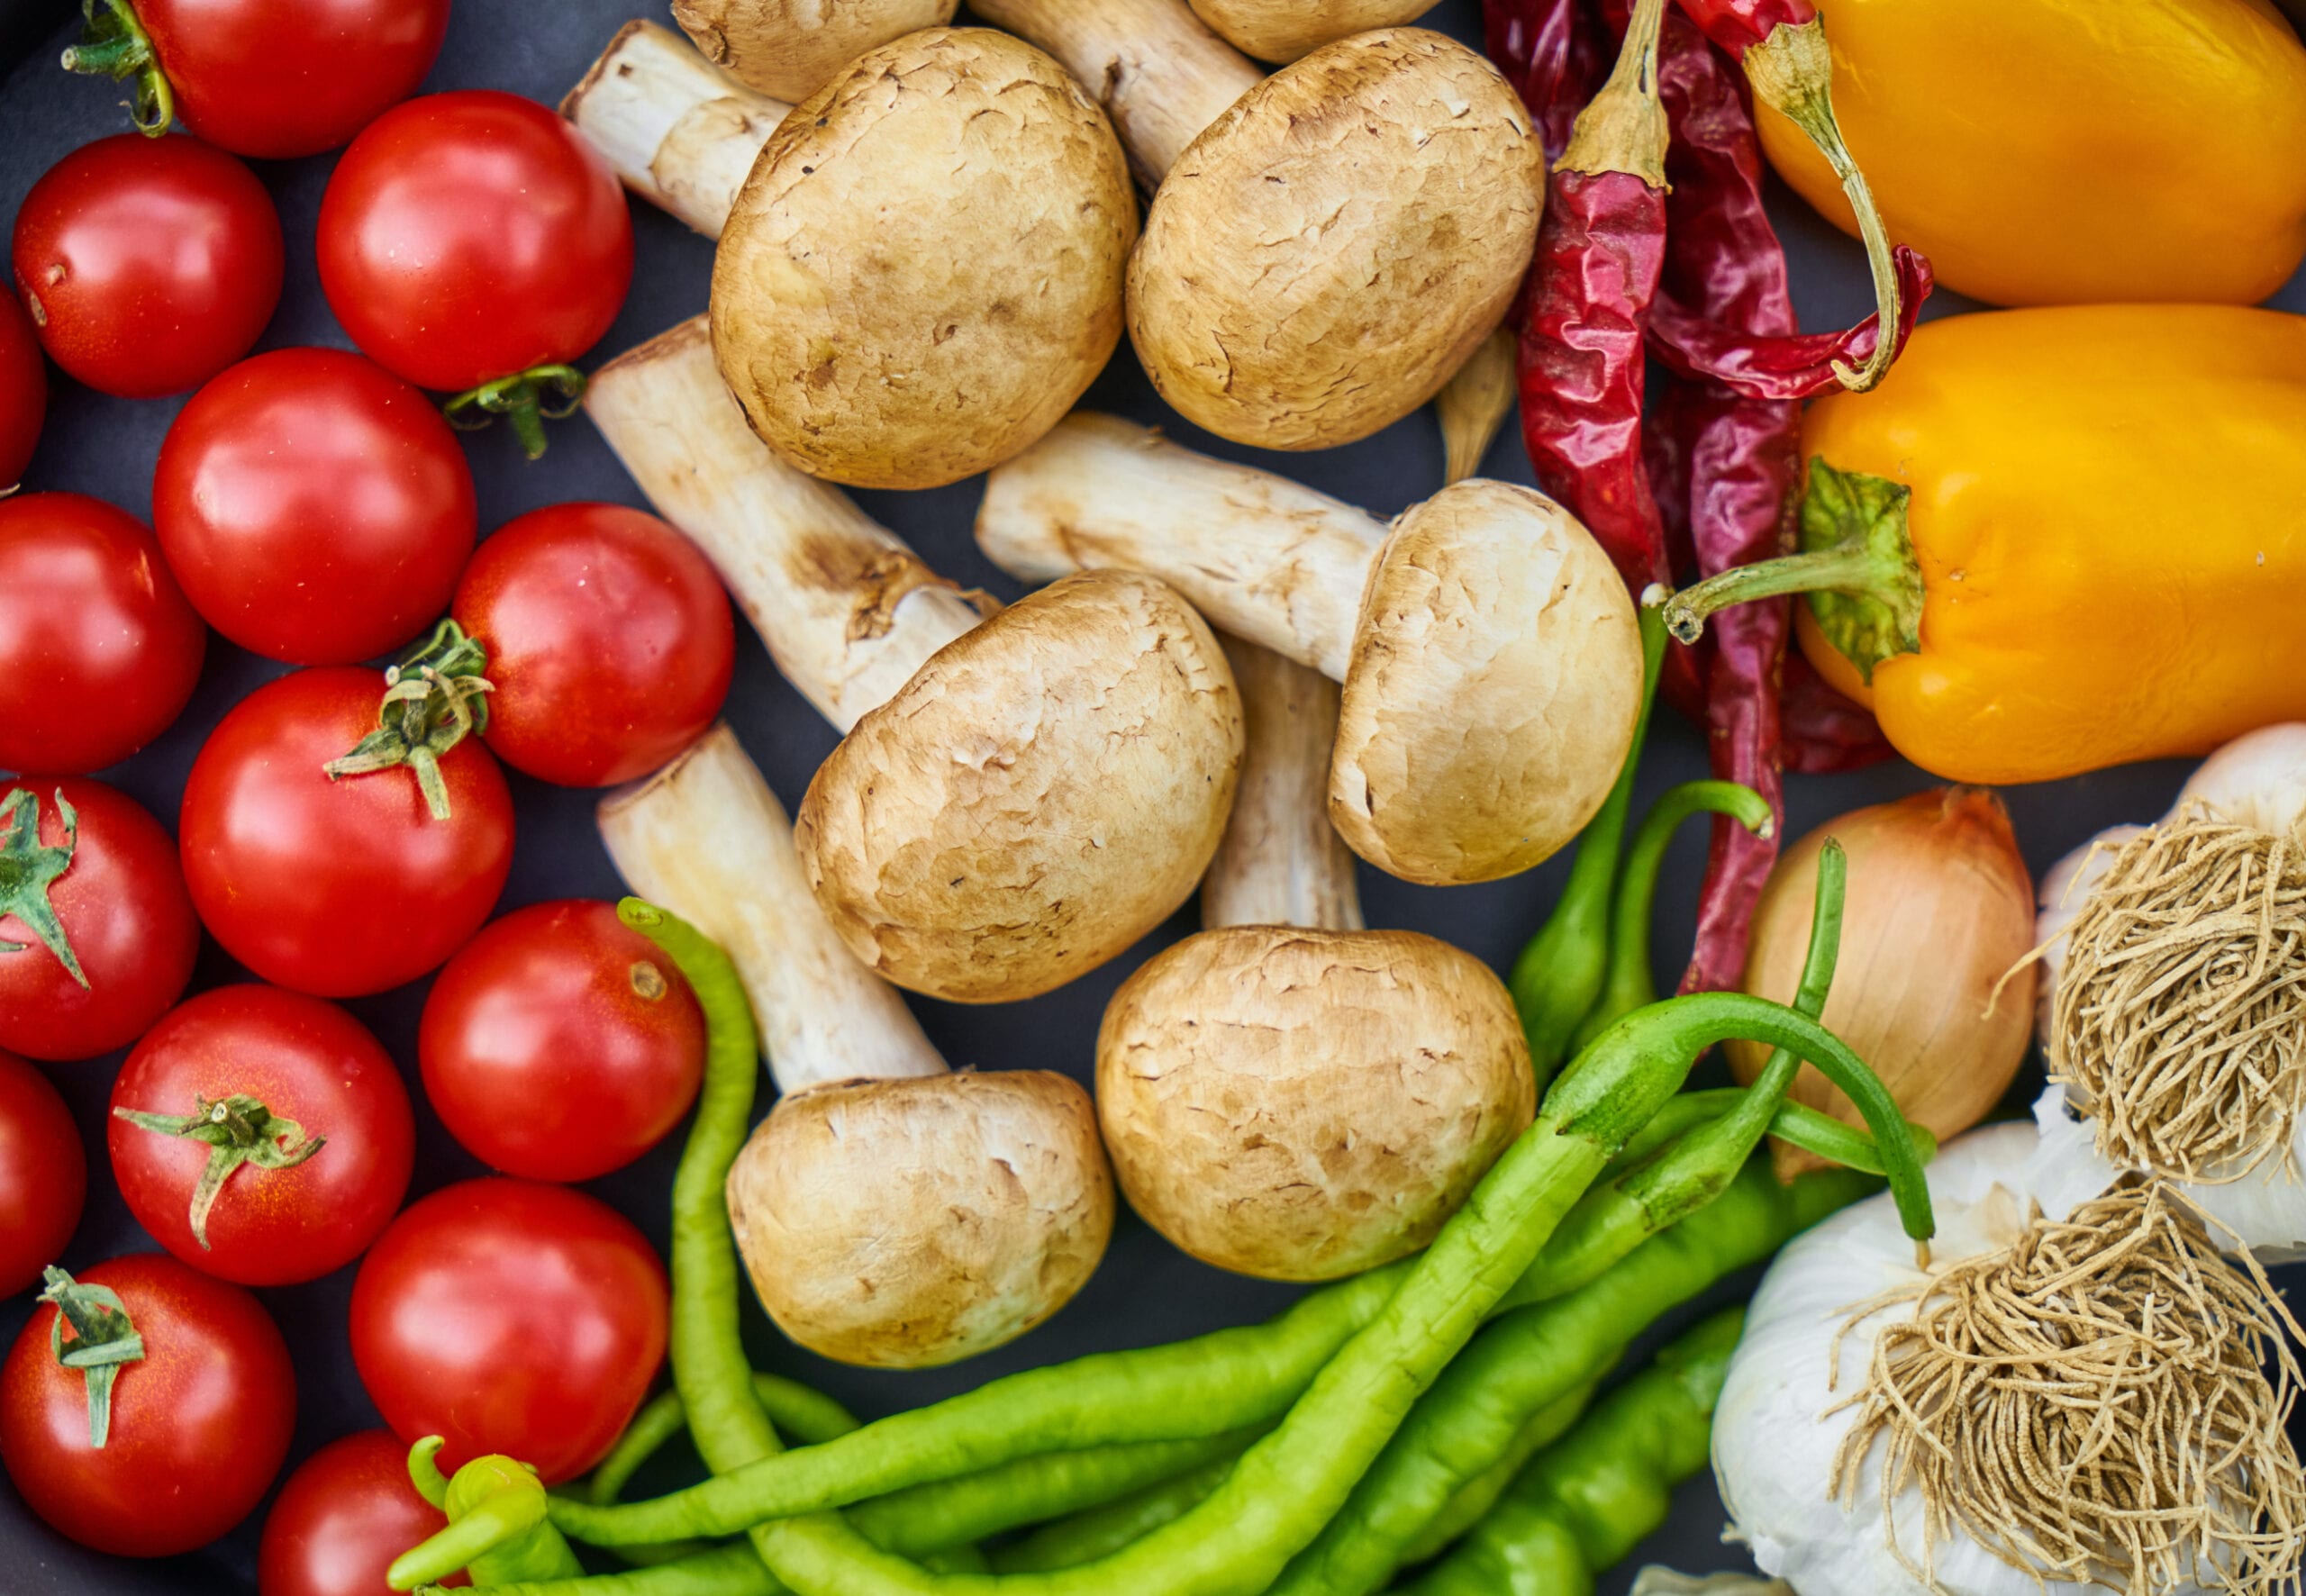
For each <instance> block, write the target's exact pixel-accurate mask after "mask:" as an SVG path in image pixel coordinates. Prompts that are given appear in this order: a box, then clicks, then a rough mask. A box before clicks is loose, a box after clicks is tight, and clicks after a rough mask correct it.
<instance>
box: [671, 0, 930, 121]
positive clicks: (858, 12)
mask: <svg viewBox="0 0 2306 1596" xmlns="http://www.w3.org/2000/svg"><path fill="white" fill-rule="evenodd" d="M958 3H959V0H673V20H674V21H675V22H676V23H679V24H680V25H681V32H684V33H686V34H687V35H688V36H689V37H690V38H691V39H693V40H695V41H696V47H697V49H699V50H703V51H704V55H705V57H706V59H709V60H711V61H712V62H713V64H714V65H715V66H718V67H720V68H723V69H724V70H725V71H727V72H728V73H729V74H730V75H731V77H735V78H736V79H737V81H738V82H740V83H742V84H744V85H746V86H748V87H750V88H756V89H758V90H759V91H760V92H761V93H762V94H765V95H776V97H777V98H778V99H780V100H785V101H793V100H803V99H806V98H808V96H809V95H813V94H814V93H816V92H817V90H818V89H820V88H822V87H823V86H824V85H825V82H826V80H827V79H829V78H831V77H832V75H833V74H834V73H836V72H838V71H840V69H841V68H843V67H846V66H847V65H849V62H851V61H853V60H855V59H857V58H858V56H861V55H863V54H864V53H865V52H866V51H867V50H872V49H875V48H876V47H878V46H880V45H884V44H886V43H888V42H889V41H891V40H893V39H899V38H902V37H903V36H904V35H905V34H907V33H911V32H915V31H917V30H919V29H921V28H933V27H936V26H937V25H938V24H939V23H949V22H951V21H952V20H953V13H954V11H955V10H956V9H957V8H958Z"/></svg>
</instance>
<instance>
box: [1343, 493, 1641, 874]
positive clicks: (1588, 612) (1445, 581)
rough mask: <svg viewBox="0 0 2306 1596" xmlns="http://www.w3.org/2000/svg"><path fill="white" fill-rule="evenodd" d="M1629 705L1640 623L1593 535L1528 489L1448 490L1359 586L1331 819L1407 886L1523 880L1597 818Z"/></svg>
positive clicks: (1628, 722)
mask: <svg viewBox="0 0 2306 1596" xmlns="http://www.w3.org/2000/svg"><path fill="white" fill-rule="evenodd" d="M1640 702H1641V637H1640V627H1639V621H1638V620H1637V618H1636V616H1635V614H1634V610H1633V601H1632V600H1631V599H1630V597H1629V596H1628V595H1627V594H1626V590H1625V584H1624V582H1623V581H1622V580H1621V579H1620V577H1619V576H1618V574H1617V571H1616V569H1615V567H1612V566H1611V564H1610V560H1609V557H1608V556H1607V555H1605V554H1603V553H1602V549H1601V546H1600V545H1599V544H1598V543H1596V542H1594V541H1593V534H1592V533H1590V532H1588V531H1587V530H1585V529H1584V527H1583V526H1581V525H1580V524H1578V522H1577V520H1576V518H1575V517H1574V516H1572V515H1571V514H1570V513H1569V512H1567V511H1566V510H1564V509H1563V508H1562V507H1561V506H1560V505H1558V504H1557V503H1554V502H1553V501H1552V500H1551V499H1548V498H1547V497H1546V496H1545V495H1543V494H1539V493H1537V492H1535V491H1533V490H1531V489H1530V488H1526V487H1517V486H1515V485H1512V484H1509V483H1503V482H1492V481H1488V480H1486V479H1483V478H1475V479H1473V480H1470V481H1466V482H1460V483H1457V484H1456V485H1453V486H1450V487H1446V488H1444V489H1442V490H1441V491H1440V492H1439V493H1438V494H1434V495H1433V497H1431V498H1430V499H1428V500H1426V501H1425V503H1422V504H1419V505H1416V506H1414V507H1413V508H1412V509H1411V510H1409V511H1408V512H1405V513H1404V514H1403V516H1402V518H1401V520H1399V521H1396V522H1395V523H1394V530H1392V532H1390V533H1389V534H1388V535H1387V536H1386V539H1385V546H1384V548H1383V549H1380V550H1379V552H1378V556H1377V563H1376V565H1375V568H1373V569H1372V570H1371V572H1370V574H1369V583H1368V586H1367V587H1366V589H1365V590H1364V591H1363V594H1362V597H1361V624H1360V627H1359V629H1358V630H1357V631H1356V633H1355V635H1354V644H1353V663H1352V666H1351V667H1350V669H1349V670H1348V672H1347V674H1346V678H1345V694H1344V699H1343V703H1342V704H1341V706H1340V708H1339V715H1338V733H1337V748H1336V751H1335V753H1334V754H1333V755H1332V757H1331V759H1330V821H1332V822H1333V823H1334V824H1335V825H1336V827H1337V830H1338V834H1339V836H1341V837H1343V838H1344V839H1345V840H1346V843H1347V845H1348V846H1349V847H1350V848H1352V849H1353V851H1354V852H1356V853H1357V854H1359V855H1360V856H1361V857H1363V858H1365V859H1367V860H1368V861H1369V862H1370V863H1371V864H1373V865H1375V866H1378V867H1379V868H1381V869H1384V870H1388V871H1391V872H1392V873H1393V874H1394V875H1401V876H1405V877H1407V878H1408V879H1410V880H1412V881H1421V882H1425V883H1428V884H1434V885H1449V884H1459V883H1465V882H1474V881H1490V880H1494V879H1495V878H1497V877H1499V876H1502V875H1512V874H1514V873H1515V872H1516V871H1521V870H1527V869H1529V868H1530V866H1534V865H1536V864H1538V863H1539V861H1541V860H1543V859H1545V858H1547V857H1550V856H1551V855H1552V854H1554V853H1555V852H1556V851H1557V850H1558V849H1559V848H1562V847H1563V846H1564V845H1565V844H1566V843H1567V842H1568V841H1569V840H1570V839H1572V838H1574V837H1575V836H1576V835H1577V833H1578V832H1579V831H1580V830H1584V825H1585V822H1586V821H1589V820H1591V819H1593V813H1594V812H1595V811H1596V810H1598V809H1600V808H1601V806H1602V799H1603V798H1605V797H1606V796H1608V794H1609V790H1610V787H1611V784H1613V783H1614V782H1615V781H1616V780H1617V774H1618V770H1619V767H1620V766H1622V765H1623V764H1624V763H1625V756H1626V752H1627V750H1628V749H1629V748H1631V747H1632V744H1633V723H1634V717H1635V715H1636V714H1637V713H1638V712H1639V708H1640Z"/></svg>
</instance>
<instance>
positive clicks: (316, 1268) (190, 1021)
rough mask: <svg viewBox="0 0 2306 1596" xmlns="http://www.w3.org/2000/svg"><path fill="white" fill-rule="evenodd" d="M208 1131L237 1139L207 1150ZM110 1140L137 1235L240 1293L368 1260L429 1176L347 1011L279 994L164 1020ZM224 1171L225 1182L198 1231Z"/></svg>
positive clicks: (235, 997) (119, 1103)
mask: <svg viewBox="0 0 2306 1596" xmlns="http://www.w3.org/2000/svg"><path fill="white" fill-rule="evenodd" d="M219 1105H221V1106H223V1107H225V1108H228V1109H230V1110H231V1112H229V1113H227V1114H222V1115H220V1114H218V1113H217V1112H216V1111H215V1108H216V1107H217V1106H219ZM123 1111H126V1112H128V1113H133V1114H135V1115H136V1116H137V1118H136V1119H134V1120H129V1119H126V1118H123ZM156 1120H158V1121H166V1123H156ZM196 1127H205V1128H206V1129H209V1130H210V1131H211V1132H212V1133H213V1132H214V1131H218V1130H222V1131H228V1132H230V1133H231V1134H232V1141H231V1142H229V1143H225V1144H212V1143H211V1142H209V1141H205V1140H202V1139H199V1138H196V1137H195V1136H193V1135H191V1134H189V1132H191V1131H192V1130H193V1129H195V1128H196ZM104 1137H105V1140H106V1142H107V1143H108V1144H109V1146H110V1147H111V1150H112V1171H113V1179H114V1180H116V1181H118V1182H119V1183H120V1194H121V1195H122V1196H123V1197H124V1198H126V1199H127V1200H128V1208H129V1211H130V1212H131V1213H133V1214H134V1215H135V1216H136V1222H137V1223H138V1224H140V1225H142V1226H143V1227H144V1229H147V1230H149V1231H150V1232H151V1233H152V1237H153V1239H155V1240H156V1241H158V1242H159V1244H160V1245H161V1246H162V1247H167V1248H168V1250H169V1251H170V1252H172V1253H174V1254H175V1255H176V1256H177V1257H179V1258H181V1259H183V1260H184V1261H185V1262H186V1263H187V1264H189V1265H192V1266H193V1267H194V1268H195V1269H199V1270H204V1271H205V1272H206V1273H208V1274H213V1275H216V1276H217V1277H218V1278H220V1279H223V1280H229V1281H232V1282H234V1283H238V1284H241V1285H292V1284H294V1283H296V1282H298V1281H302V1280H313V1279H317V1278H318V1277H319V1276H321V1275H323V1274H328V1273H329V1272H330V1271H331V1270H333V1269H340V1268H342V1267H343V1266H344V1265H347V1264H349V1263H350V1262H351V1261H352V1260H353V1259H355V1258H357V1257H359V1256H360V1254H361V1253H362V1251H363V1250H365V1249H366V1248H367V1247H368V1244H369V1243H370V1242H372V1241H374V1240H375V1239H376V1238H377V1235H378V1233H379V1232H381V1231H382V1230H383V1229H384V1228H385V1227H386V1225H387V1224H389V1223H391V1221H392V1217H393V1215H394V1214H395V1212H397V1211H399V1208H400V1200H401V1198H402V1197H404V1196H405V1195H406V1194H407V1192H408V1176H409V1172H410V1170H411V1169H412V1168H413V1167H414V1165H415V1162H416V1122H415V1118H414V1116H413V1114H412V1113H411V1112H410V1111H409V1106H408V1091H407V1088H405V1087H404V1086H403V1085H402V1084H401V1081H400V1072H399V1071H398V1070H397V1069H395V1067H394V1066H393V1061H392V1058H391V1056H389V1055H387V1054H386V1052H385V1050H384V1048H383V1047H382V1046H381V1045H379V1044H378V1042H377V1038H375V1037H373V1036H371V1035H369V1034H368V1028H367V1027H366V1026H364V1025H362V1024H361V1023H360V1022H359V1020H355V1019H353V1018H352V1016H351V1015H350V1014H348V1013H346V1012H345V1011H343V1010H341V1009H340V1008H338V1007H337V1006H336V1005H335V1004H334V1003H331V1002H322V1000H321V999H319V998H316V997H306V996H304V994H303V993H295V992H283V991H281V990H280V989H279V988H278V987H277V986H225V987H219V988H218V989H217V990H215V991H213V992H204V993H201V994H200V995H199V996H198V997H195V998H194V999H192V1000H191V1001H190V1002H186V1003H184V1004H182V1005H180V1006H179V1007H178V1008H177V1009H176V1010H175V1011H172V1012H170V1013H169V1014H168V1016H167V1017H166V1018H164V1019H162V1020H161V1021H160V1022H159V1024H158V1025H156V1026H154V1027H153V1028H152V1029H150V1031H149V1032H147V1033H146V1034H145V1037H144V1039H143V1040H142V1041H141V1042H139V1043H137V1044H136V1049H135V1051H134V1052H132V1053H131V1054H129V1056H128V1062H127V1064H125V1065H124V1066H122V1068H121V1072H120V1075H119V1076H118V1078H117V1079H115V1080H114V1081H113V1087H112V1113H111V1117H110V1118H109V1119H108V1120H106V1122H105V1129H104ZM211 1172H215V1173H220V1174H222V1184H221V1185H219V1186H217V1187H216V1189H215V1190H214V1191H213V1192H212V1193H210V1194H209V1195H208V1197H207V1207H206V1209H205V1211H204V1212H203V1213H202V1214H201V1216H200V1217H201V1222H200V1224H199V1225H198V1226H197V1227H195V1223H194V1216H195V1210H197V1209H199V1208H200V1205H201V1198H200V1189H201V1187H202V1185H203V1176H204V1174H207V1175H209V1176H210V1178H211V1179H212V1180H213V1178H214V1174H212V1173H211ZM203 1236H205V1237H206V1245H205V1246H204V1245H203V1244H202V1237H203Z"/></svg>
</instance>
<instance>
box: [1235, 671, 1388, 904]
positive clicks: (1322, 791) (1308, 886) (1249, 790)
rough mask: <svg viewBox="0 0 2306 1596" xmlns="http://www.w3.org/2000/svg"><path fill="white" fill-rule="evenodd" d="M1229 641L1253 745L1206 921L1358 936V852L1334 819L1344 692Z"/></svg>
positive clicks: (1246, 747) (1245, 756) (1247, 745)
mask: <svg viewBox="0 0 2306 1596" xmlns="http://www.w3.org/2000/svg"><path fill="white" fill-rule="evenodd" d="M1223 641H1224V644H1225V657H1226V658H1227V659H1228V660H1230V662H1231V664H1232V667H1233V684H1234V685H1235V686H1236V687H1238V688H1239V689H1240V694H1241V715H1242V719H1243V721H1244V722H1245V725H1244V728H1243V730H1244V736H1245V739H1246V740H1245V742H1244V744H1243V747H1242V753H1241V784H1240V786H1239V788H1238V789H1237V790H1236V791H1235V793H1234V794H1233V813H1232V817H1231V818H1230V820H1229V821H1227V822H1226V826H1225V839H1224V840H1223V841H1221V842H1220V843H1219V844H1218V845H1217V857H1215V858H1213V859H1212V860H1210V861H1209V871H1208V874H1207V875H1203V877H1202V881H1201V923H1202V925H1203V927H1204V928H1205V929H1211V930H1214V929H1217V928H1218V927H1220V926H1258V925H1262V926H1304V927H1310V928H1312V929H1318V930H1329V931H1357V930H1359V929H1362V925H1363V920H1362V918H1361V891H1360V888H1359V886H1358V885H1357V884H1356V882H1355V880H1354V874H1353V854H1352V851H1351V850H1350V849H1349V848H1347V847H1346V846H1345V839H1343V838H1341V837H1339V835H1338V834H1337V828H1336V827H1334V826H1332V825H1330V814H1329V791H1330V746H1331V745H1332V744H1333V743H1335V742H1336V740H1337V711H1338V688H1337V684H1336V683H1334V682H1332V681H1330V679H1329V678H1328V677H1327V676H1322V675H1321V673H1320V672H1318V671H1313V670H1309V669H1307V668H1306V667H1304V666H1302V665H1299V664H1297V663H1296V662H1294V660H1288V659H1284V658H1283V657H1281V656H1280V655H1278V654H1276V653H1274V652H1273V651H1272V650H1271V649H1269V648H1258V647H1257V645H1256V644H1255V643H1245V642H1243V641H1241V639H1239V638H1226V639H1223Z"/></svg>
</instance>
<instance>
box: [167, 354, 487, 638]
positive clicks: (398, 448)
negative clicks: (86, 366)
mask: <svg viewBox="0 0 2306 1596" xmlns="http://www.w3.org/2000/svg"><path fill="white" fill-rule="evenodd" d="M475 524H476V523H475V515H474V510H473V485H472V471H471V469H470V467H468V466H467V465H466V464H465V456H464V450H463V449H461V448H460V447H458V443H457V439H456V434H455V433H453V432H452V431H449V424H448V423H447V422H444V421H442V420H441V419H440V413H439V412H438V411H436V410H434V409H433V408H432V405H431V401H429V400H428V399H426V398H425V397H424V395H423V394H420V393H418V392H417V391H416V390H415V389H414V388H413V387H411V386H409V385H407V384H406V383H404V382H403V381H401V380H400V379H399V378H398V377H396V376H393V374H392V373H390V372H388V371H386V369H385V368H384V367H381V366H378V365H377V364H376V363H375V362H374V361H372V360H364V359H362V358H360V357H359V356H358V355H355V354H351V353H349V352H347V351H345V350H342V349H275V350H273V351H272V352H270V353H269V354H263V355H258V356H255V357H254V358H250V359H247V360H243V361H241V363H240V364H239V365H237V366H235V367H232V368H231V369H230V370H228V371H226V372H224V373H223V374H222V376H217V377H215V378H213V380H211V381H210V382H209V384H208V385H206V386H205V387H204V388H202V389H201V390H200V392H198V393H197V394H194V395H193V396H192V399H191V401H190V402H189V403H187V404H186V405H185V407H184V409H183V410H181V411H179V412H178V413H177V419H176V421H175V422H174V424H172V425H171V426H170V427H169V428H168V439H167V440H166V441H165V442H163V443H162V444H161V446H160V462H159V469H158V470H157V471H156V472H155V473H154V476H153V481H152V525H153V530H155V531H157V532H158V533H159V540H160V547H161V549H163V550H164V551H165V552H166V553H167V555H168V565H169V567H170V568H171V569H172V570H174V571H175V573H176V575H177V580H178V581H179V582H181V583H182V584H183V585H184V590H185V592H186V595H187V596H189V597H190V599H191V600H192V603H193V606H194V608H195V609H197V610H198V611H199V612H200V613H201V614H202V615H204V616H205V617H206V618H207V620H208V622H209V624H210V625H212V626H213V627H215V629H216V630H218V631H221V632H222V633H223V634H224V635H225V636H226V637H228V638H230V639H232V641H234V642H236V643H238V644H240V645H241V647H242V648H248V649H251V650H253V651H255V652H256V653H259V654H263V655H267V656H268V657H271V658H274V659H286V660H288V661H290V662H291V663H293V664H297V665H350V664H352V663H353V662H355V661H356V660H362V659H373V658H375V657H377V655H379V654H385V653H388V652H390V651H391V650H392V649H395V648H399V647H400V646H401V645H402V644H404V643H405V642H407V641H409V639H412V638H413V637H415V636H416V635H417V633H418V632H420V631H422V630H423V629H424V628H425V627H426V626H427V625H428V624H430V623H431V621H435V620H437V619H438V618H439V616H440V613H441V612H442V611H444V610H446V609H447V608H448V607H449V595H450V594H452V593H453V592H454V591H455V589H456V585H457V576H458V572H460V571H461V570H463V569H464V564H465V561H466V559H467V558H468V557H469V556H470V555H471V553H472V544H473V533H474V528H475Z"/></svg>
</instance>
